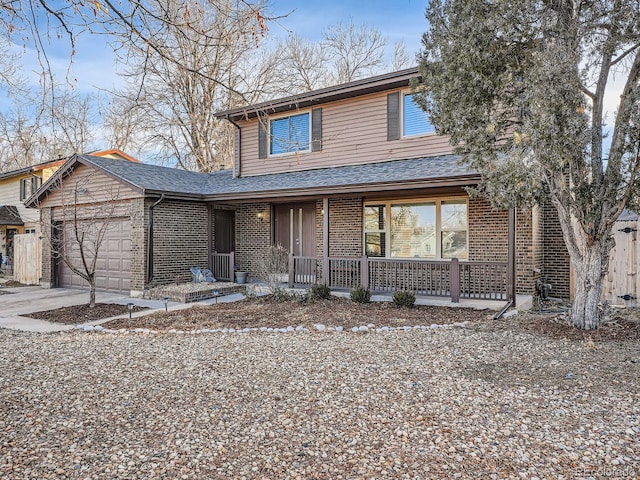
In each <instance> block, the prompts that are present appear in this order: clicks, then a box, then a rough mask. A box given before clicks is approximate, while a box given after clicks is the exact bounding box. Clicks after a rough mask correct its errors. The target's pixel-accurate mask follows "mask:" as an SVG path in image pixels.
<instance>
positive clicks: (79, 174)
mask: <svg viewBox="0 0 640 480" xmlns="http://www.w3.org/2000/svg"><path fill="white" fill-rule="evenodd" d="M75 190H78V191H79V193H78V195H77V197H76V198H77V203H78V205H85V204H93V205H94V206H95V207H94V209H95V208H98V209H100V208H101V207H100V204H104V203H105V202H108V203H110V202H117V203H123V204H124V203H128V202H126V201H127V200H130V199H133V198H140V197H142V194H141V193H140V192H138V191H136V190H134V189H133V188H131V187H129V186H128V185H125V184H123V183H121V182H119V181H117V180H114V179H113V178H111V177H110V176H108V175H106V174H105V173H102V172H99V171H95V170H94V169H92V168H89V167H87V166H85V165H79V166H78V167H77V168H76V169H75V170H74V172H73V173H72V174H71V176H70V177H68V178H65V180H64V181H63V182H62V188H61V189H57V190H55V191H53V192H51V193H49V195H48V196H47V197H45V198H44V199H43V200H42V203H41V205H40V206H41V207H61V206H67V207H71V206H73V204H74V191H75ZM102 210H104V208H102ZM119 210H121V209H119ZM96 214H98V215H99V214H100V213H99V212H98V211H96ZM121 214H126V212H124V211H122V212H120V211H119V213H118V215H121Z"/></svg>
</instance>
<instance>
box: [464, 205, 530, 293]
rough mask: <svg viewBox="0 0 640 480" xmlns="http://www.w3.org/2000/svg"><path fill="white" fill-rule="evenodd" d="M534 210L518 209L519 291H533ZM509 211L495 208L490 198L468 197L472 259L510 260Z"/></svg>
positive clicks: (517, 276)
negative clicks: (488, 199) (492, 206)
mask: <svg viewBox="0 0 640 480" xmlns="http://www.w3.org/2000/svg"><path fill="white" fill-rule="evenodd" d="M532 225H533V222H532V212H531V211H527V212H523V211H521V210H519V211H517V212H516V291H517V293H520V294H525V295H531V294H532V293H533V285H534V279H533V269H534V267H535V266H536V259H535V255H534V253H535V252H534V245H533V232H532ZM508 227H509V212H508V211H507V210H494V209H492V208H491V205H490V204H489V202H488V201H487V200H484V199H481V198H472V199H469V260H471V261H488V262H506V261H507V260H508V243H509V232H508Z"/></svg>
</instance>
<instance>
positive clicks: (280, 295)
mask: <svg viewBox="0 0 640 480" xmlns="http://www.w3.org/2000/svg"><path fill="white" fill-rule="evenodd" d="M269 298H270V299H271V300H273V301H274V302H299V303H305V302H306V301H307V300H308V297H307V295H306V294H304V293H298V292H290V291H287V290H286V289H284V288H276V289H275V290H274V291H273V292H272V293H271V295H269Z"/></svg>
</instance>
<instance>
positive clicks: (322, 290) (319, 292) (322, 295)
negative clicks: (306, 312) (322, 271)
mask: <svg viewBox="0 0 640 480" xmlns="http://www.w3.org/2000/svg"><path fill="white" fill-rule="evenodd" d="M330 297H331V289H330V288H329V287H328V286H327V284H326V283H314V284H313V285H311V289H310V290H309V298H310V299H311V300H328V299H329V298H330Z"/></svg>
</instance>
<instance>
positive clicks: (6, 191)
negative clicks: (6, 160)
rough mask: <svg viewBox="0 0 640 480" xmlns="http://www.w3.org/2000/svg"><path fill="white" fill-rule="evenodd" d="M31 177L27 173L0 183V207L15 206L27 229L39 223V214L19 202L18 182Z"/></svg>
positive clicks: (21, 201)
mask: <svg viewBox="0 0 640 480" xmlns="http://www.w3.org/2000/svg"><path fill="white" fill-rule="evenodd" d="M33 176H34V175H33V174H31V173H27V174H24V175H19V176H15V177H11V178H7V179H5V180H3V181H0V205H13V206H15V207H16V208H17V209H18V213H19V214H20V218H21V219H22V221H23V222H24V223H25V226H27V227H29V226H31V224H33V223H36V222H38V221H39V219H40V213H39V212H38V210H37V209H34V208H27V207H25V206H24V203H23V200H20V181H21V180H22V179H24V178H31V177H33Z"/></svg>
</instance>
